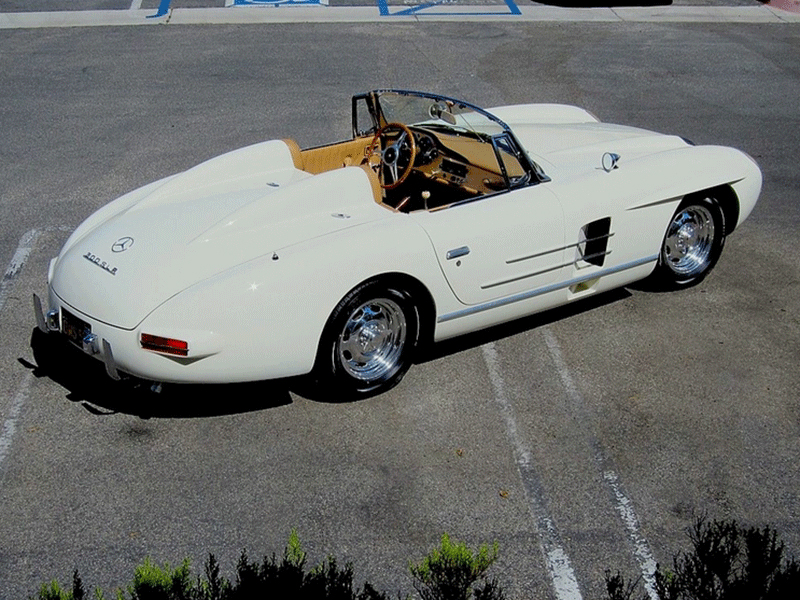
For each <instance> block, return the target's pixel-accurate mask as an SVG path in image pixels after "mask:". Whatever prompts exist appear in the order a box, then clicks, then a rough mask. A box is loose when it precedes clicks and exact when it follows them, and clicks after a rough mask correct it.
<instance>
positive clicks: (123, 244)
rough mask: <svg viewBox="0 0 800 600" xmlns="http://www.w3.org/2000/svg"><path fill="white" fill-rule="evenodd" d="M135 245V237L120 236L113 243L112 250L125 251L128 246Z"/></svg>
mask: <svg viewBox="0 0 800 600" xmlns="http://www.w3.org/2000/svg"><path fill="white" fill-rule="evenodd" d="M131 246H133V238H132V237H124V238H119V239H118V240H117V241H116V242H114V243H113V244H112V245H111V251H112V252H125V250H127V249H128V248H130V247H131Z"/></svg>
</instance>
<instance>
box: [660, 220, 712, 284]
mask: <svg viewBox="0 0 800 600" xmlns="http://www.w3.org/2000/svg"><path fill="white" fill-rule="evenodd" d="M715 239H716V238H715V229H714V217H713V215H712V214H711V211H710V210H709V209H708V208H706V207H705V206H703V205H700V204H693V205H691V206H687V207H686V208H684V209H683V210H681V211H679V212H678V213H677V214H676V215H675V216H674V217H673V219H672V222H671V223H670V224H669V228H668V229H667V235H666V237H665V238H664V246H663V249H662V259H663V261H664V264H666V265H667V266H668V267H669V268H670V269H671V270H672V271H673V272H674V273H675V274H676V275H679V276H680V277H693V276H695V275H699V274H701V273H703V272H704V271H706V270H707V269H708V268H709V267H710V266H711V262H712V252H713V249H714V243H715Z"/></svg>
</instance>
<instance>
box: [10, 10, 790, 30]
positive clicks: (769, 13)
mask: <svg viewBox="0 0 800 600" xmlns="http://www.w3.org/2000/svg"><path fill="white" fill-rule="evenodd" d="M404 8H407V7H402V8H398V11H400V10H403V9H404ZM518 8H519V14H512V13H511V12H510V11H508V8H507V7H506V6H503V5H497V4H494V5H489V6H477V5H463V4H462V5H458V4H448V5H439V6H435V7H431V8H430V9H424V10H419V11H417V12H414V13H410V14H408V13H407V11H404V12H405V14H392V13H391V11H390V13H389V14H381V12H380V10H379V9H378V7H377V5H376V6H337V7H329V6H322V5H320V6H287V7H218V8H176V9H172V10H170V12H169V13H168V14H167V15H165V16H163V17H158V18H152V17H153V10H152V9H149V10H143V9H138V10H89V11H64V12H27V13H24V12H19V13H14V12H12V13H0V29H31V28H42V27H103V26H106V27H110V26H114V27H120V26H133V25H164V24H169V25H245V24H251V25H252V24H268V23H378V22H384V23H392V22H424V21H479V22H486V21H505V22H514V23H520V22H524V23H530V22H542V23H547V22H551V23H552V22H557V23H566V22H578V23H587V22H596V23H628V22H629V23H769V24H781V23H783V24H786V23H800V14H796V13H790V12H786V11H783V10H780V9H775V8H772V7H769V6H766V5H763V6H747V7H739V6H714V7H712V6H680V7H677V6H660V7H636V8H557V7H546V6H520V7H518Z"/></svg>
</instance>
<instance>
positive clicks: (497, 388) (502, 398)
mask: <svg viewBox="0 0 800 600" xmlns="http://www.w3.org/2000/svg"><path fill="white" fill-rule="evenodd" d="M481 350H482V351H483V359H484V362H485V363H486V367H487V369H488V370H489V380H490V382H491V384H492V389H493V390H494V395H495V399H496V400H497V403H498V404H499V405H500V414H501V415H502V417H503V421H504V422H505V426H506V433H507V434H508V438H509V440H510V442H511V445H512V447H513V449H514V459H515V461H516V463H517V469H518V471H519V474H520V478H521V479H522V485H523V488H524V490H525V496H526V499H527V501H528V511H529V512H530V514H531V516H532V517H533V521H534V523H535V525H536V529H537V533H538V534H539V543H540V546H541V549H542V554H543V555H544V557H545V563H546V565H547V570H548V573H549V574H550V578H551V580H552V583H553V589H554V590H555V594H556V598H557V599H558V600H581V598H582V596H581V592H580V588H579V587H578V580H577V579H576V577H575V572H574V570H573V569H572V565H571V563H570V560H569V556H567V553H566V552H565V551H564V548H563V546H562V544H561V540H560V538H559V535H558V531H557V530H556V526H555V524H554V523H553V519H552V518H551V517H550V514H549V513H548V510H547V502H546V500H545V494H544V490H543V489H542V484H541V481H540V479H539V475H538V474H537V473H536V470H535V468H534V465H533V463H532V460H531V451H530V449H529V446H528V444H527V443H526V442H525V439H524V438H523V436H522V434H521V433H520V432H519V427H517V418H516V414H515V412H514V407H513V405H512V404H511V401H510V400H509V399H508V396H507V395H506V392H505V382H504V380H503V375H502V373H501V370H500V361H499V360H498V357H497V349H496V348H495V345H494V344H493V343H489V344H485V345H483V346H481Z"/></svg>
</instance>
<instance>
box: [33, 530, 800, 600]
mask: <svg viewBox="0 0 800 600" xmlns="http://www.w3.org/2000/svg"><path fill="white" fill-rule="evenodd" d="M689 539H690V541H691V546H692V548H691V550H690V551H689V552H681V553H678V554H677V555H675V557H674V558H673V562H672V567H671V568H670V569H664V568H662V567H661V566H658V567H657V569H656V572H655V573H654V574H653V581H654V586H655V590H656V592H657V594H658V597H659V599H660V600H740V599H741V600H795V598H797V597H798V590H800V565H799V564H798V562H797V561H796V560H795V559H794V558H787V557H786V549H785V546H784V544H783V542H782V541H781V540H780V539H779V538H778V535H777V533H776V532H775V530H773V529H771V528H769V527H765V528H763V529H759V528H755V527H750V528H744V527H742V526H740V525H739V524H738V523H736V521H716V520H715V521H711V522H708V521H706V520H705V519H698V520H696V521H695V523H694V524H693V526H692V527H691V528H690V530H689ZM497 556H498V546H497V543H495V544H493V545H492V546H491V547H490V546H488V545H486V544H483V545H481V546H479V547H478V548H477V549H476V550H472V549H470V548H469V547H468V546H467V545H466V544H464V543H463V542H454V541H451V539H450V537H449V536H448V535H446V534H445V535H444V536H442V540H441V543H440V544H439V546H438V547H436V548H434V549H433V550H431V551H430V552H429V553H428V555H427V556H425V557H424V558H423V559H422V560H421V561H420V562H418V563H413V562H412V563H410V564H409V567H408V568H409V571H410V574H411V576H412V578H413V583H414V588H415V590H416V591H417V593H418V595H419V597H420V598H421V600H471V599H474V600H504V599H505V595H504V593H503V590H502V588H501V586H500V585H499V584H498V582H497V580H496V579H488V578H487V576H486V574H487V571H488V570H489V568H490V567H491V566H492V564H493V563H494V562H495V561H496V560H497ZM353 581H354V577H353V566H352V564H350V563H347V564H345V565H344V567H340V566H339V564H338V563H337V562H336V559H335V558H333V557H329V558H328V559H326V560H325V561H323V562H322V563H321V564H319V565H317V566H315V567H313V568H310V569H309V568H307V555H306V553H305V551H304V550H303V549H302V547H301V544H300V540H299V538H298V536H297V533H296V532H295V531H292V534H291V536H290V537H289V541H288V543H287V545H286V548H285V549H284V552H283V555H282V556H281V557H280V558H278V557H276V556H275V555H274V554H273V555H272V556H271V557H266V556H265V557H264V558H263V559H262V560H260V561H251V560H250V558H249V557H248V556H247V553H246V552H244V551H243V552H242V554H241V556H240V557H239V561H238V563H237V565H236V575H235V577H234V579H233V580H229V579H227V578H225V577H224V576H222V575H221V574H220V567H219V563H218V562H217V560H216V558H215V557H214V555H213V554H211V555H209V557H208V559H207V560H206V563H205V568H204V574H203V575H202V576H193V575H192V573H191V568H190V564H189V561H188V560H184V561H183V562H182V563H181V564H180V565H178V566H177V567H171V566H170V565H169V564H167V563H164V564H163V565H158V564H156V563H155V562H153V561H152V560H151V559H149V558H147V559H145V560H144V562H143V563H142V564H141V565H139V566H138V567H137V568H136V570H135V572H134V576H133V582H132V583H131V584H129V585H128V587H127V588H125V589H117V590H116V591H115V592H114V595H113V596H111V597H109V598H108V600H262V599H269V598H279V599H284V598H298V599H300V600H389V596H388V595H387V594H386V593H385V592H380V591H378V590H376V589H375V588H374V587H373V586H372V585H371V584H369V583H367V582H365V583H364V584H363V585H362V586H361V587H360V588H357V587H355V586H354V583H353ZM640 587H641V582H640V581H638V580H635V581H633V582H630V581H626V579H625V578H624V577H623V576H622V575H620V574H619V573H617V574H615V575H612V574H611V573H610V572H606V592H607V599H608V600H639V599H641V600H649V599H648V596H647V594H644V593H642V592H641V590H640ZM93 596H94V598H95V599H96V600H106V596H104V594H103V592H102V591H100V590H95V591H94V594H93ZM88 598H89V596H88V595H87V593H86V590H85V588H84V585H83V582H82V581H81V578H80V576H79V575H78V572H77V571H75V572H74V573H73V577H72V587H71V588H70V589H65V588H62V587H61V586H60V585H59V584H58V582H56V581H52V582H50V583H47V584H44V585H42V586H41V588H40V590H39V595H38V596H37V597H36V600H88ZM400 598H402V597H401V596H400V594H398V599H400ZM31 600H34V599H33V598H31Z"/></svg>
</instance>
